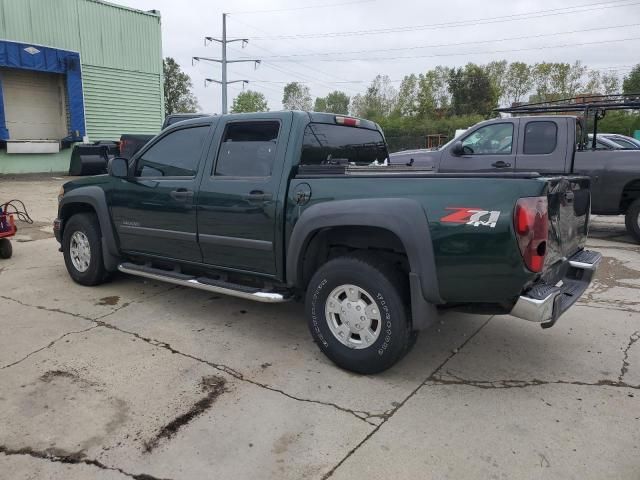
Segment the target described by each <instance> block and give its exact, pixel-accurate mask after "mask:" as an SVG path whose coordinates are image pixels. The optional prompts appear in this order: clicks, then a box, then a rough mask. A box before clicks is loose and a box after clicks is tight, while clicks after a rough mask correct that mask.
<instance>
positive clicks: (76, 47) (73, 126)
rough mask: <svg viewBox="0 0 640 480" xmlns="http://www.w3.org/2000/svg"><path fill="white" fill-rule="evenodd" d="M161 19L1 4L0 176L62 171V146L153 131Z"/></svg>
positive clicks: (65, 3)
mask: <svg viewBox="0 0 640 480" xmlns="http://www.w3.org/2000/svg"><path fill="white" fill-rule="evenodd" d="M162 82H163V79H162V44H161V25H160V14H159V13H158V12H157V11H151V12H143V11H139V10H134V9H131V8H127V7H123V6H119V5H115V4H111V3H107V2H103V1H99V0H0V174H3V173H27V172H64V171H67V170H68V168H69V160H70V157H71V148H69V147H70V146H71V145H73V144H74V143H76V142H93V141H96V140H117V139H119V137H120V135H121V134H123V133H140V134H154V133H157V132H158V131H159V129H160V125H161V124H162V120H163V117H164V98H163V85H162Z"/></svg>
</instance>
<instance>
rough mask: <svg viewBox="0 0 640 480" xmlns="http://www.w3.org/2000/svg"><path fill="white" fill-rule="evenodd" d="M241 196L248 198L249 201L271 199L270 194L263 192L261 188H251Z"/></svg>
mask: <svg viewBox="0 0 640 480" xmlns="http://www.w3.org/2000/svg"><path fill="white" fill-rule="evenodd" d="M243 198H244V199H245V200H249V201H250V202H259V201H264V200H271V198H272V195H271V194H270V193H265V192H263V191H262V190H252V191H250V192H249V193H247V194H246V195H244V196H243Z"/></svg>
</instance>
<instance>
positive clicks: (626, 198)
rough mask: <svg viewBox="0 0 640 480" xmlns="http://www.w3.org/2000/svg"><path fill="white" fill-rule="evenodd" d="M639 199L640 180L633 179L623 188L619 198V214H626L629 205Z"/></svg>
mask: <svg viewBox="0 0 640 480" xmlns="http://www.w3.org/2000/svg"><path fill="white" fill-rule="evenodd" d="M637 199H640V178H635V179H633V180H631V181H629V182H627V184H626V185H625V186H624V188H623V189H622V196H621V197H620V212H621V213H626V211H627V209H628V208H629V205H631V204H632V203H633V202H634V201H636V200H637Z"/></svg>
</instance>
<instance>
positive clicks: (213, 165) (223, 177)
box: [209, 118, 282, 183]
mask: <svg viewBox="0 0 640 480" xmlns="http://www.w3.org/2000/svg"><path fill="white" fill-rule="evenodd" d="M265 122H273V123H277V124H278V139H277V140H276V159H275V160H274V162H273V164H274V165H275V164H276V161H277V153H278V147H279V146H280V136H281V133H282V120H281V119H279V118H260V119H255V120H243V119H237V120H235V119H234V120H229V121H228V122H225V124H224V129H223V130H222V136H221V137H220V141H219V142H218V148H216V149H215V157H214V158H213V162H211V171H210V172H209V178H210V179H211V180H218V181H219V180H236V181H243V180H244V181H247V180H253V181H255V182H260V181H262V183H267V182H268V181H269V180H270V179H271V178H273V168H272V169H271V175H267V176H256V175H253V176H252V175H216V167H217V166H218V157H219V156H220V150H221V149H222V144H223V143H224V142H223V140H224V136H225V135H226V134H227V128H228V127H229V125H232V124H234V123H265Z"/></svg>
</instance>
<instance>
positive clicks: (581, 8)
mask: <svg viewBox="0 0 640 480" xmlns="http://www.w3.org/2000/svg"><path fill="white" fill-rule="evenodd" d="M619 3H622V4H621V5H616V4H619ZM638 4H640V2H638V1H635V0H614V1H611V2H596V3H588V4H584V5H573V6H570V7H562V8H553V9H549V10H538V11H531V12H523V13H515V14H511V15H502V16H497V17H483V18H476V19H472V20H457V21H452V22H444V23H429V24H422V25H408V26H399V27H390V28H375V29H367V30H352V31H341V32H320V33H303V34H292V35H269V36H264V37H252V38H253V39H254V40H301V39H307V38H327V37H350V36H361V35H383V34H387V33H397V32H409V31H418V30H438V29H443V28H456V27H467V26H477V25H486V24H492V23H502V22H508V21H520V20H529V19H534V18H542V17H549V16H555V15H566V14H570V13H583V12H589V11H593V10H601V9H607V8H620V7H627V6H634V5H638Z"/></svg>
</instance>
